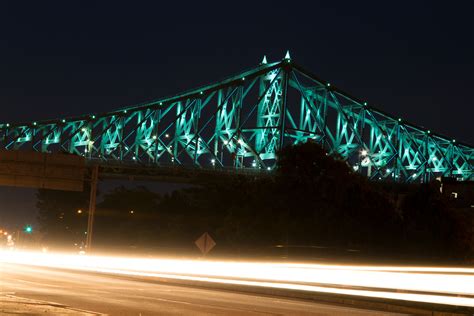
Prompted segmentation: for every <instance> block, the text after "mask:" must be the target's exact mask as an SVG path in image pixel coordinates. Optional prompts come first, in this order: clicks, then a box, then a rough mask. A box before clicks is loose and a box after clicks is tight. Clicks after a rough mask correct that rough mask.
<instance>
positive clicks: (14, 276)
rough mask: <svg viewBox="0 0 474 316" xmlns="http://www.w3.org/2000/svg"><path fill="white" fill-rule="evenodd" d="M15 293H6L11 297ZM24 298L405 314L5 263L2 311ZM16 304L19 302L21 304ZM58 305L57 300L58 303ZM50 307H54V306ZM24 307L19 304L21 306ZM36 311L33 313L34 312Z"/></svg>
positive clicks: (102, 309)
mask: <svg viewBox="0 0 474 316" xmlns="http://www.w3.org/2000/svg"><path fill="white" fill-rule="evenodd" d="M8 294H9V295H10V296H7V295H8ZM19 298H21V299H23V300H24V302H23V303H24V304H25V305H28V304H29V305H30V307H31V308H33V307H34V305H35V304H40V305H41V304H42V305H41V306H40V308H39V309H38V312H37V314H41V315H44V314H48V313H49V314H58V313H59V312H58V310H59V309H56V310H55V311H52V310H48V309H47V307H51V306H48V304H47V303H46V302H54V303H59V305H58V306H56V308H65V307H69V308H70V309H67V311H68V312H65V311H66V310H65V311H64V313H62V312H61V313H62V314H67V315H69V314H72V315H101V314H108V315H142V316H145V315H197V316H199V315H374V316H375V315H401V314H395V313H384V312H380V311H370V310H363V309H356V308H349V307H343V306H333V305H326V304H319V303H316V302H311V301H304V300H292V299H283V298H276V297H267V296H259V295H252V294H241V293H232V292H228V291H218V290H211V289H201V288H192V287H185V286H182V287H181V286H173V285H164V284H160V283H156V282H155V283H154V282H147V281H139V280H133V279H126V278H123V277H116V276H113V275H105V274H102V275H100V274H96V273H91V272H87V271H65V270H57V269H52V268H47V267H34V266H23V265H17V264H10V263H0V311H2V309H3V312H4V313H7V312H12V310H11V309H12V308H17V307H15V306H20V305H21V304H20V305H12V304H13V303H12V302H11V301H12V300H18V299H19ZM17 304H19V303H18V302H17ZM53 307H54V304H53ZM53 307H51V308H53ZM18 308H19V307H18ZM48 311H49V312H48ZM35 313H36V312H32V311H30V312H29V313H28V314H29V315H34V314H35Z"/></svg>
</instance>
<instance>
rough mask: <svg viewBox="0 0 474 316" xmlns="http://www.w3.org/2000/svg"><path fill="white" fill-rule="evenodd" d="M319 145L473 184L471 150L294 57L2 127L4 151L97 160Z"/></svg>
mask: <svg viewBox="0 0 474 316" xmlns="http://www.w3.org/2000/svg"><path fill="white" fill-rule="evenodd" d="M310 140H311V141H315V142H317V143H320V144H321V145H323V146H324V147H325V148H326V150H327V151H328V153H329V154H337V155H339V156H340V157H342V158H343V159H345V160H346V161H347V162H348V163H349V164H350V165H351V166H352V167H353V169H354V170H355V171H357V172H360V173H362V174H364V175H366V176H368V177H369V178H371V179H375V180H384V179H386V180H388V179H391V180H393V181H400V182H427V181H429V180H430V179H434V178H436V177H439V176H446V177H455V178H457V179H458V180H473V179H474V175H473V165H474V148H473V147H472V146H469V145H467V144H463V143H460V142H456V141H455V140H454V139H451V138H447V137H444V136H441V135H439V134H436V133H433V132H431V131H430V130H427V129H425V128H422V127H419V126H416V125H414V124H410V123H408V122H405V121H404V120H403V119H400V118H396V117H393V116H391V115H389V114H387V113H384V112H383V111H380V110H378V109H376V108H374V107H372V106H370V105H368V104H367V103H366V102H364V101H363V100H360V99H357V98H355V97H352V96H350V95H349V94H347V93H345V92H343V91H341V90H340V89H338V88H336V87H334V86H333V85H331V84H330V83H329V82H326V81H324V80H321V79H319V78H318V77H316V76H315V75H313V74H311V73H310V72H308V71H306V70H305V69H304V68H302V67H300V66H299V65H298V64H296V63H294V62H293V61H292V60H291V58H290V55H289V53H287V55H286V56H285V58H284V59H283V60H281V61H278V62H274V63H268V62H267V60H266V58H264V59H263V61H262V62H261V64H260V65H259V66H258V67H256V68H254V69H251V70H249V71H245V72H243V73H241V74H238V75H236V76H233V77H230V78H228V79H225V80H223V81H220V82H217V83H215V84H211V85H208V86H204V87H201V88H199V89H195V90H191V91H188V92H185V93H181V94H178V95H175V96H173V97H169V98H163V99H159V100H155V101H151V102H147V103H143V104H139V105H136V106H133V107H128V108H123V109H121V110H117V111H113V112H108V113H103V114H90V115H84V116H80V117H71V118H64V119H58V120H49V121H41V122H29V123H21V124H9V123H3V124H0V148H3V149H7V150H24V149H25V150H34V151H40V152H67V153H70V154H75V155H82V156H85V157H86V158H88V159H89V160H90V161H93V162H96V163H100V164H102V165H109V164H110V165H113V164H134V165H136V166H143V167H147V168H150V167H151V166H186V167H198V168H209V169H221V170H222V169H225V170H228V169H235V170H243V169H245V170H250V169H254V170H261V171H262V172H268V171H270V170H272V169H273V168H274V166H275V163H276V158H277V152H278V150H279V149H280V148H282V147H283V146H286V145H288V144H297V143H301V142H307V141H310Z"/></svg>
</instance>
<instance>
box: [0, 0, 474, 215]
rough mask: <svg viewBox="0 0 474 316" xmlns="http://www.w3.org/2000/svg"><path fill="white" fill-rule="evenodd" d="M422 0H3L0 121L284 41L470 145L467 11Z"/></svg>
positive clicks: (351, 87)
mask: <svg viewBox="0 0 474 316" xmlns="http://www.w3.org/2000/svg"><path fill="white" fill-rule="evenodd" d="M432 2H435V1H416V3H415V1H406V2H405V1H396V2H392V3H391V4H389V2H386V1H377V2H366V1H364V2H361V1H337V2H336V1H321V2H319V1H307V2H299V1H285V2H276V1H253V2H245V1H220V2H209V1H193V2H190V3H187V2H184V1H174V2H171V3H172V4H170V2H169V1H167V2H166V4H164V2H162V1H153V2H152V1H150V2H148V4H145V2H139V1H126V2H125V1H123V2H121V1H95V2H94V3H93V4H92V2H86V1H81V2H80V1H62V2H57V3H54V2H49V1H30V2H28V1H2V2H1V3H0V28H1V33H0V35H1V36H0V121H3V122H15V121H27V120H41V119H47V118H56V117H61V116H70V115H76V114H83V113H93V112H95V113H97V112H106V111H109V110H112V109H115V108H118V107H122V106H126V105H131V104H134V103H139V102H142V101H146V100H149V99H153V98H158V97H162V96H166V95H170V94H173V93H176V92H179V91H181V90H185V89H189V88H193V87H195V86H199V85H202V84H206V83H209V82H212V81H216V80H219V79H221V78H223V77H226V76H229V75H231V74H234V73H236V72H239V71H241V70H243V69H246V68H251V67H253V66H255V65H257V64H258V63H259V62H260V60H261V58H262V56H263V55H264V54H266V55H267V56H268V57H269V60H270V61H275V60H279V59H281V58H283V56H284V54H285V51H286V50H287V49H289V50H290V52H291V55H292V57H293V59H294V60H295V62H297V63H299V64H301V65H302V66H304V67H305V68H307V69H308V70H310V71H312V72H313V73H315V74H317V75H318V76H319V77H321V78H323V79H325V80H328V81H330V82H331V83H333V85H335V86H337V87H340V88H343V89H345V90H346V91H348V92H349V93H351V94H352V95H354V96H356V97H359V98H362V99H365V100H367V101H368V102H369V103H370V104H372V105H376V106H377V107H379V108H380V109H382V110H385V111H386V112H389V113H392V114H394V115H395V116H399V117H402V118H404V119H407V120H409V121H412V122H415V123H417V124H419V125H422V126H425V127H427V128H430V129H432V130H434V131H437V132H439V133H442V134H445V135H447V136H451V137H455V138H456V139H458V140H460V141H464V142H467V143H470V144H474V128H473V124H472V121H473V117H474V107H473V105H474V102H473V101H474V98H473V84H474V22H473V18H472V12H473V11H472V8H471V7H468V3H469V2H467V1H466V2H465V5H463V4H462V3H461V2H449V5H448V3H446V2H441V3H440V4H439V5H437V4H434V3H432ZM9 190H11V189H9ZM5 192H6V191H5V190H0V198H1V199H2V200H4V201H6V196H11V194H6V193H5ZM29 202H31V201H29ZM29 202H28V203H29ZM25 203H26V202H25ZM31 204H34V202H33V203H29V205H31ZM26 208H31V207H27V206H25V207H23V209H26ZM2 212H3V213H5V210H4V208H2V207H0V221H1V220H2V217H1V216H2Z"/></svg>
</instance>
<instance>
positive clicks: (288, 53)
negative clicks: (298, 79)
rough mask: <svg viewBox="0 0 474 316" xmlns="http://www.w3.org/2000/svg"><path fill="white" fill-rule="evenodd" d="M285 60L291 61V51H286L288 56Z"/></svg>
mask: <svg viewBox="0 0 474 316" xmlns="http://www.w3.org/2000/svg"><path fill="white" fill-rule="evenodd" d="M284 59H288V60H290V59H291V57H290V51H289V50H287V51H286V55H285V58H284Z"/></svg>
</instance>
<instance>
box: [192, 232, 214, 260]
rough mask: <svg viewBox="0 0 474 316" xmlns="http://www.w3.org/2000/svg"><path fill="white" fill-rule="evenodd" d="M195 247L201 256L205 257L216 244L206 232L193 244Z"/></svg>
mask: <svg viewBox="0 0 474 316" xmlns="http://www.w3.org/2000/svg"><path fill="white" fill-rule="evenodd" d="M194 243H195V244H196V246H197V247H198V248H199V250H201V252H202V254H203V255H205V254H207V253H208V252H209V251H211V249H212V248H214V246H215V245H216V242H215V241H214V239H212V237H211V236H210V235H209V234H208V233H207V232H206V233H204V234H202V236H201V237H199V238H198V239H197V240H196V241H195V242H194Z"/></svg>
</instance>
